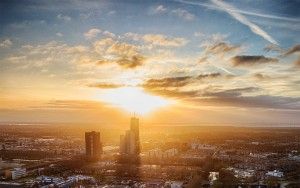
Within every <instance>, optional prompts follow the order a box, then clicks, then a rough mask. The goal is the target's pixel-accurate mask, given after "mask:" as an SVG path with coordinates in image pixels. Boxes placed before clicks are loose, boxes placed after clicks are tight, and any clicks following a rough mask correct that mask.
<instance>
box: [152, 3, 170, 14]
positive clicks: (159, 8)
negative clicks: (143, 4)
mask: <svg viewBox="0 0 300 188" xmlns="http://www.w3.org/2000/svg"><path fill="white" fill-rule="evenodd" d="M166 11H167V8H166V7H164V6H163V5H158V6H157V7H156V8H155V9H154V10H153V13H154V14H161V13H165V12H166Z"/></svg>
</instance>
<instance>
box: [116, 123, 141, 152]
mask: <svg viewBox="0 0 300 188" xmlns="http://www.w3.org/2000/svg"><path fill="white" fill-rule="evenodd" d="M120 154H129V155H139V154H140V137H139V119H138V118H136V117H133V118H131V121H130V130H127V131H126V132H125V135H121V136H120Z"/></svg>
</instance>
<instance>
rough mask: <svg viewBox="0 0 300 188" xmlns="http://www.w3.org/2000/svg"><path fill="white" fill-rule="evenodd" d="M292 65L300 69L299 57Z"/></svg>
mask: <svg viewBox="0 0 300 188" xmlns="http://www.w3.org/2000/svg"><path fill="white" fill-rule="evenodd" d="M294 65H295V66H296V67H299V68H300V56H299V57H298V58H297V60H296V61H295V62H294Z"/></svg>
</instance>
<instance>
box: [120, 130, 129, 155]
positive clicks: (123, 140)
mask: <svg viewBox="0 0 300 188" xmlns="http://www.w3.org/2000/svg"><path fill="white" fill-rule="evenodd" d="M126 145H127V144H126V138H125V135H121V136H120V154H126Z"/></svg>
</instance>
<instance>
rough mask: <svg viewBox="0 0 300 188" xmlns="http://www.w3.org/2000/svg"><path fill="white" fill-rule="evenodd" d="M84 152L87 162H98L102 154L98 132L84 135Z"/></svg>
mask: <svg viewBox="0 0 300 188" xmlns="http://www.w3.org/2000/svg"><path fill="white" fill-rule="evenodd" d="M85 151H86V157H87V159H88V160H98V159H99V158H100V156H101V154H102V143H101V139H100V132H95V131H92V132H86V133H85Z"/></svg>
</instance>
